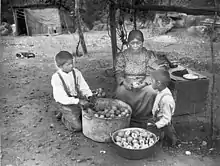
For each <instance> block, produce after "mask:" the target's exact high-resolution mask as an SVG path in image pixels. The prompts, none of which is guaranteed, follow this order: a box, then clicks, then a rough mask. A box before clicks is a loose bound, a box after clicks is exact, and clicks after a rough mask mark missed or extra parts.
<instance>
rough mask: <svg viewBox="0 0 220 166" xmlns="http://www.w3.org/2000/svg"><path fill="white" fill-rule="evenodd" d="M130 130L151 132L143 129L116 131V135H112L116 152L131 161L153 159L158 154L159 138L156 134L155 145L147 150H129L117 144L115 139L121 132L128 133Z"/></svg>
mask: <svg viewBox="0 0 220 166" xmlns="http://www.w3.org/2000/svg"><path fill="white" fill-rule="evenodd" d="M128 130H140V131H146V132H150V131H148V130H146V129H142V128H135V127H134V128H126V129H120V130H117V131H115V132H114V133H112V134H111V138H112V142H113V147H114V149H115V150H116V152H117V154H118V155H119V156H121V157H123V158H126V159H129V160H140V159H145V158H149V157H153V155H155V154H156V151H157V146H156V145H157V142H158V141H159V137H157V136H156V135H155V134H154V133H152V132H151V133H152V134H153V136H154V142H155V143H154V144H153V145H152V146H150V147H148V148H145V149H127V148H123V147H121V146H119V145H117V144H116V142H115V137H116V135H117V134H118V133H119V132H120V131H128Z"/></svg>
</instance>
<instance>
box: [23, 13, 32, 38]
mask: <svg viewBox="0 0 220 166" xmlns="http://www.w3.org/2000/svg"><path fill="white" fill-rule="evenodd" d="M24 18H25V25H26V30H27V36H31V34H30V31H29V27H28V19H27V11H26V10H25V9H24Z"/></svg>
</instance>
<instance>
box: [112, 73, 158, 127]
mask: <svg viewBox="0 0 220 166" xmlns="http://www.w3.org/2000/svg"><path fill="white" fill-rule="evenodd" d="M125 79H126V81H127V82H128V83H132V82H134V81H138V82H141V81H143V79H145V76H126V77H125ZM156 94H157V93H156V91H155V90H154V89H153V88H152V86H151V85H147V86H145V87H144V88H142V89H139V90H127V89H126V88H125V87H124V85H119V86H118V87H117V89H116V98H117V99H119V100H121V101H124V102H125V103H127V104H129V105H130V106H131V108H132V117H131V125H132V123H139V124H141V123H146V121H147V120H148V119H149V118H151V117H152V108H153V104H154V100H155V97H156Z"/></svg>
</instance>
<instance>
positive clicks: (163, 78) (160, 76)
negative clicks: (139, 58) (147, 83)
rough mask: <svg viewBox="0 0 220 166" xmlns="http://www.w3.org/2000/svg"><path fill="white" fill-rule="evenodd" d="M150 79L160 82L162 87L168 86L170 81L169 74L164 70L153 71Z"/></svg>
mask: <svg viewBox="0 0 220 166" xmlns="http://www.w3.org/2000/svg"><path fill="white" fill-rule="evenodd" d="M151 77H152V78H153V79H155V80H156V81H160V82H161V83H162V84H163V85H164V86H168V85H169V83H170V81H171V78H170V73H169V71H167V70H165V69H157V70H155V71H153V72H152V73H151Z"/></svg>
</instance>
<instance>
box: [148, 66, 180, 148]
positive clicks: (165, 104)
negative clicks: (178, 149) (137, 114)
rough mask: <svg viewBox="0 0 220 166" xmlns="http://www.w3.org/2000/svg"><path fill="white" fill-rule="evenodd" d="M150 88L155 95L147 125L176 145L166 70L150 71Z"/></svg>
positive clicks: (171, 99) (172, 101) (173, 109)
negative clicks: (149, 120)
mask: <svg viewBox="0 0 220 166" xmlns="http://www.w3.org/2000/svg"><path fill="white" fill-rule="evenodd" d="M151 79H152V88H153V89H155V90H157V91H158V92H157V96H156V98H155V102H154V105H153V109H152V114H153V119H152V122H151V123H148V126H152V127H153V128H155V129H156V130H157V131H159V132H160V137H162V138H161V139H164V137H166V138H168V139H169V140H170V141H171V144H172V145H176V143H177V137H176V132H175V129H174V127H173V125H172V123H171V122H172V116H173V114H174V111H175V101H174V98H173V96H172V93H171V91H170V90H169V88H168V87H167V86H168V85H169V83H170V81H171V79H170V74H169V72H168V71H167V70H164V69H158V70H155V71H153V72H152V73H151Z"/></svg>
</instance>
